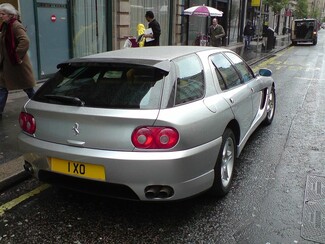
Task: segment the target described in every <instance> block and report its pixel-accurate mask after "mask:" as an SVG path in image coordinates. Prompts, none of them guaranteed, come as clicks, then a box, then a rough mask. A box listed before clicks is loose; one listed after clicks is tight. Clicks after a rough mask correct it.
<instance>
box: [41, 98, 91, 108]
mask: <svg viewBox="0 0 325 244" xmlns="http://www.w3.org/2000/svg"><path fill="white" fill-rule="evenodd" d="M44 97H46V98H47V99H49V100H55V101H58V102H61V103H63V104H66V105H76V106H84V105H85V102H84V101H81V100H80V99H79V98H78V97H69V96H63V95H44Z"/></svg>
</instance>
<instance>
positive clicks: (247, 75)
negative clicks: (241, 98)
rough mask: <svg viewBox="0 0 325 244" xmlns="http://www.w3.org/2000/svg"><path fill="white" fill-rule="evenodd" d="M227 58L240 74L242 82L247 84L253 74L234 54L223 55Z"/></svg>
mask: <svg viewBox="0 0 325 244" xmlns="http://www.w3.org/2000/svg"><path fill="white" fill-rule="evenodd" d="M225 54H226V55H227V57H228V58H230V60H231V61H232V62H233V63H234V65H235V67H236V68H237V70H238V72H239V73H240V74H241V76H242V79H243V81H244V82H245V83H246V82H249V81H250V80H251V79H253V78H254V74H253V72H252V70H251V69H250V68H249V67H248V65H247V64H246V63H245V62H244V61H243V60H242V59H241V58H240V57H238V56H237V55H236V54H234V53H229V52H226V53H225Z"/></svg>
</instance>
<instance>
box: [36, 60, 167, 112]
mask: <svg viewBox="0 0 325 244" xmlns="http://www.w3.org/2000/svg"><path fill="white" fill-rule="evenodd" d="M166 75H167V73H166V72H165V71H162V70H159V69H157V68H153V67H148V66H137V65H136V66H134V65H133V66H131V65H125V64H120V63H119V64H106V65H105V64H98V65H94V64H67V65H64V66H62V67H61V69H60V70H59V71H58V72H57V73H56V75H55V76H54V77H53V78H50V79H49V80H48V81H47V82H46V83H45V84H44V85H43V86H42V87H41V88H40V89H39V91H38V92H37V93H36V95H35V96H34V98H33V100H36V101H39V102H45V103H53V104H64V105H71V106H85V107H97V108H119V109H132V108H135V109H157V108H159V105H160V101H161V94H162V87H163V80H164V77H165V76H166Z"/></svg>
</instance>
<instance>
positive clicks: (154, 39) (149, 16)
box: [144, 11, 161, 47]
mask: <svg viewBox="0 0 325 244" xmlns="http://www.w3.org/2000/svg"><path fill="white" fill-rule="evenodd" d="M145 18H146V20H147V21H148V22H149V24H148V29H150V28H151V29H152V33H151V34H144V37H145V38H149V39H146V41H145V43H144V46H145V47H146V46H159V44H160V43H159V39H160V34H161V29H160V24H159V23H158V21H157V20H156V19H155V16H154V14H153V12H152V11H147V12H146V15H145Z"/></svg>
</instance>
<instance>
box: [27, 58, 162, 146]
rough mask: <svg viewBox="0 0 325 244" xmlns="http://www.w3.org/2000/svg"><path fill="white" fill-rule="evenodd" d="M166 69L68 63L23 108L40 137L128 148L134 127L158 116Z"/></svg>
mask: <svg viewBox="0 0 325 244" xmlns="http://www.w3.org/2000/svg"><path fill="white" fill-rule="evenodd" d="M166 75H167V73H166V72H165V71H162V70H159V69H157V68H153V67H144V66H132V67H129V66H126V65H123V64H110V65H107V64H106V65H104V64H101V65H90V64H87V65H84V64H78V65H76V66H71V65H70V64H67V65H65V66H63V67H61V70H60V71H59V72H58V73H57V74H56V75H55V76H54V77H53V78H51V79H49V80H48V81H47V82H46V83H45V84H44V85H43V86H42V87H41V88H40V89H39V90H38V92H37V93H36V95H35V96H34V97H33V99H32V100H30V101H29V102H28V103H27V104H26V106H25V110H26V112H27V113H29V114H31V115H33V117H34V118H35V121H36V132H35V137H36V138H37V139H39V140H44V141H49V142H52V143H57V144H64V145H71V146H81V147H87V148H96V149H105V150H123V151H130V150H133V148H134V146H133V144H132V142H131V135H132V132H133V131H134V129H135V128H137V127H138V126H143V125H153V124H154V122H155V121H156V119H157V117H158V114H159V109H160V106H161V97H162V90H163V83H164V80H165V76H166Z"/></svg>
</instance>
